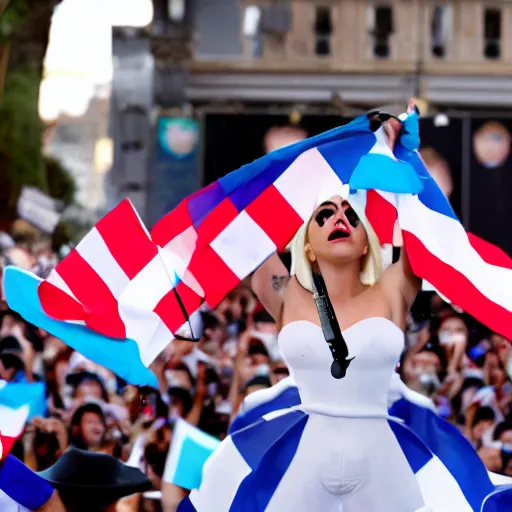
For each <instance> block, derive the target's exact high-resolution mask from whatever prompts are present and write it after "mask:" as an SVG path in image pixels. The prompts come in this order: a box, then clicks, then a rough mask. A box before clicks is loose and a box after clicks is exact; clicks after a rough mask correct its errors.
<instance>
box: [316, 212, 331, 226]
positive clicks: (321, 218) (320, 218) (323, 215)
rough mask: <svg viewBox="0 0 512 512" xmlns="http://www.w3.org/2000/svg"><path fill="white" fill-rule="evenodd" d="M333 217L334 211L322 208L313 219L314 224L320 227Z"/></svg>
mask: <svg viewBox="0 0 512 512" xmlns="http://www.w3.org/2000/svg"><path fill="white" fill-rule="evenodd" d="M333 215H334V210H332V209H331V208H324V209H323V210H320V211H319V212H318V213H317V214H316V217H315V222H316V223H317V224H318V225H319V226H320V227H322V226H323V225H324V224H325V221H326V220H327V219H328V218H329V217H332V216H333Z"/></svg>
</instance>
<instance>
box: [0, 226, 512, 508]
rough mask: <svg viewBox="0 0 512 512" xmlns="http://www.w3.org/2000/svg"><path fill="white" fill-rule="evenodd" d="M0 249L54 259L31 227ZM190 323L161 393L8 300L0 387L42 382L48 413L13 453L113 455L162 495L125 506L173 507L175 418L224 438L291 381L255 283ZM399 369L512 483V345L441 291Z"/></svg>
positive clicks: (417, 316)
mask: <svg viewBox="0 0 512 512" xmlns="http://www.w3.org/2000/svg"><path fill="white" fill-rule="evenodd" d="M0 246H1V251H2V252H1V257H2V265H6V264H14V265H18V266H21V267H24V268H27V269H30V270H32V271H34V272H36V273H38V274H39V275H40V276H42V277H45V276H46V275H47V272H48V271H49V269H51V267H52V265H54V264H55V263H56V262H57V261H58V252H57V249H58V248H56V247H52V244H51V239H50V238H44V237H43V238H41V237H38V236H37V234H36V233H35V232H34V231H33V230H31V229H29V228H28V227H27V226H26V225H25V224H24V223H23V222H21V223H17V224H16V225H15V227H14V229H13V231H12V232H11V233H10V234H9V235H7V234H3V235H2V236H1V237H0ZM194 327H195V328H196V329H197V330H198V332H199V333H200V334H201V339H200V341H199V342H198V343H191V342H189V341H185V340H175V341H174V342H173V343H172V344H171V345H169V346H168V347H167V348H166V349H165V350H164V351H163V352H162V353H161V354H160V355H159V356H158V357H157V358H156V360H155V361H154V362H153V364H152V365H151V367H150V369H151V370H152V371H153V372H154V373H155V375H156V376H157V379H158V383H159V389H158V390H156V389H152V388H144V387H142V388H141V387H136V386H133V385H131V384H128V383H126V382H124V381H122V380H121V379H119V378H118V377H116V375H114V374H112V373H111V372H110V371H109V370H107V369H105V368H103V367H100V366H98V365H97V364H95V363H93V362H92V361H89V360H87V359H85V358H84V357H83V356H82V355H81V354H79V353H77V352H75V351H73V350H72V349H71V348H70V347H68V346H67V345H65V344H64V343H63V342H62V341H60V340H59V339H57V338H55V337H54V336H53V335H52V334H51V333H48V332H45V331H43V330H41V329H39V328H37V327H35V326H33V325H30V324H27V323H26V322H25V321H24V320H23V319H22V318H21V317H20V316H19V315H18V314H17V313H15V312H14V311H11V310H9V309H8V307H7V304H6V303H5V301H4V300H2V303H1V312H0V379H3V380H5V381H8V382H28V383H31V382H44V384H45V389H46V410H47V412H46V415H44V416H37V417H35V418H33V419H32V420H31V421H30V423H29V424H28V425H27V428H26V430H25V433H24V436H23V438H22V439H21V440H20V441H19V442H18V443H17V444H16V445H15V447H14V450H13V454H14V455H16V456H17V457H18V458H20V459H21V460H23V461H24V462H25V463H26V464H27V465H28V466H29V467H31V468H32V469H34V470H36V471H41V470H45V469H47V468H48V467H50V466H51V465H52V464H54V463H55V462H56V461H57V459H58V458H59V457H60V456H61V455H62V454H63V453H64V452H65V451H66V450H67V448H68V447H69V446H74V447H77V448H81V449H85V450H91V451H95V452H102V453H107V454H110V455H113V456H115V457H117V458H118V459H120V460H121V461H123V462H127V463H128V464H131V465H134V466H138V467H140V468H141V469H142V470H143V471H144V472H145V473H146V474H147V475H148V477H149V478H150V479H151V482H152V483H153V487H154V491H160V493H158V492H156V493H155V492H149V493H146V494H144V495H142V496H137V497H134V498H133V499H132V501H131V502H130V503H129V504H128V505H126V506H128V507H129V508H126V510H147V511H156V510H168V511H171V510H175V507H176V506H177V504H178V503H179V501H180V500H181V498H182V497H183V496H185V495H186V494H187V491H186V490H184V489H181V488H179V487H177V486H174V485H172V484H169V483H167V482H163V476H164V468H165V463H166V459H167V453H168V451H169V447H170V444H171V443H172V435H173V434H172V429H173V422H174V420H175V419H176V418H183V419H185V420H186V421H187V422H188V423H190V424H192V425H194V426H196V427H198V428H199V429H200V430H202V431H204V432H206V433H208V434H211V435H212V436H215V437H217V438H219V439H223V438H224V437H225V436H226V435H227V431H228V427H229V424H230V422H231V421H232V420H233V418H234V416H235V415H236V414H237V412H238V410H239V407H240V405H241V403H242V401H243V399H244V397H246V396H247V395H249V394H251V393H253V392H255V391H257V390H259V389H265V388H269V387H271V386H272V385H273V384H275V383H277V382H278V381H280V380H281V379H282V378H284V377H286V376H287V375H288V369H287V366H286V363H285V361H284V360H283V359H282V357H281V354H280V351H279V347H278V343H277V332H278V328H277V326H276V324H275V322H274V320H273V318H272V317H271V316H270V315H269V314H268V313H267V312H266V311H265V309H264V308H263V306H262V305H261V304H260V303H258V301H257V300H256V298H255V296H254V294H253V293H252V291H251V286H250V281H246V282H243V283H242V284H241V285H240V286H239V287H237V288H236V289H235V290H233V291H232V292H231V293H230V294H229V295H228V296H227V297H226V298H225V299H224V300H223V301H222V302H221V303H220V304H219V305H218V307H216V308H215V310H207V309H204V311H202V312H201V315H200V317H199V318H198V322H197V323H196V325H195V326H194ZM196 334H197V333H196ZM398 371H399V373H400V375H401V377H402V379H403V381H404V382H405V383H406V384H407V386H408V387H409V388H411V389H413V390H415V391H418V392H420V393H422V394H424V395H426V396H428V397H429V398H431V399H432V400H433V402H434V403H435V405H436V408H437V411H438V413H439V415H441V416H442V417H444V418H445V419H446V420H448V421H450V422H451V423H453V424H454V425H456V426H457V427H458V428H459V429H460V430H461V431H462V432H463V433H464V435H465V436H466V437H467V439H468V440H469V441H470V442H471V443H472V445H473V446H474V447H475V449H476V450H477V451H478V454H479V455H480V457H481V458H482V460H483V461H484V463H485V465H486V467H487V468H488V469H489V470H491V471H494V472H497V473H501V474H505V475H510V476H512V347H511V345H510V342H509V340H506V339H504V338H503V337H502V336H499V335H497V334H495V333H492V332H489V331H488V330H487V329H486V328H485V327H483V326H482V325H481V324H480V323H478V322H477V321H476V320H475V319H473V318H471V317H469V316H468V315H466V314H465V313H464V312H463V311H461V310H459V309H458V308H457V307H455V306H453V305H451V304H449V303H447V302H445V301H444V300H443V299H442V298H441V297H440V296H439V295H437V294H436V293H435V292H421V293H420V295H419V296H418V298H417V300H416V302H415V304H414V306H413V308H412V309H411V313H410V315H409V318H408V322H407V329H406V350H405V352H404V353H403V355H402V358H401V361H400V362H399V366H398ZM368 378H371V376H369V377H368ZM155 498H156V499H155ZM133 500H136V501H133ZM130 507H131V508H130Z"/></svg>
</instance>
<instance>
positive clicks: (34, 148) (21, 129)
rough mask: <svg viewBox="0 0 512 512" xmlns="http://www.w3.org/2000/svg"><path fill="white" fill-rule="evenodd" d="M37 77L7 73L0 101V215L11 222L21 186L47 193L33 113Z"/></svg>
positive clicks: (39, 128) (37, 124) (38, 127)
mask: <svg viewBox="0 0 512 512" xmlns="http://www.w3.org/2000/svg"><path fill="white" fill-rule="evenodd" d="M38 91H39V78H38V76H37V74H36V73H35V72H22V71H11V72H10V73H9V74H8V76H7V79H6V84H5V91H4V95H3V98H2V101H1V102H0V168H1V169H2V172H1V173H0V216H1V217H2V219H3V220H4V222H5V221H12V220H14V218H15V216H16V203H17V201H18V197H19V194H20V191H21V188H22V187H23V186H24V185H33V186H36V187H39V188H40V189H41V190H43V191H45V192H46V191H47V182H46V176H45V167H44V161H43V155H42V153H41V131H42V126H41V121H40V119H39V115H38V112H37V92H38Z"/></svg>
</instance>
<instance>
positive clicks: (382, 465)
mask: <svg viewBox="0 0 512 512" xmlns="http://www.w3.org/2000/svg"><path fill="white" fill-rule="evenodd" d="M343 335H344V337H345V340H346V342H347V345H348V348H349V354H350V357H354V360H353V361H352V362H351V364H350V366H349V368H348V371H347V375H346V377H345V378H344V379H341V380H336V379H334V378H333V377H332V376H331V373H330V366H331V363H332V356H331V353H330V350H329V347H328V346H327V343H326V342H325V339H324V337H323V333H322V330H321V328H320V327H319V326H318V325H316V324H314V323H312V322H308V321H297V322H293V323H291V324H288V325H286V326H285V327H284V328H283V329H282V331H281V333H280V335H279V345H280V349H281V352H282V354H283V357H284V359H285V360H286V363H287V364H288V367H289V369H290V372H291V376H292V377H293V380H294V381H295V383H296V385H297V388H298V391H299V394H300V402H301V404H300V405H298V406H295V407H292V408H287V409H284V410H279V411H274V412H272V413H270V414H268V415H266V416H264V417H263V418H262V419H261V420H260V421H259V422H257V423H255V424H254V425H250V426H248V427H247V428H244V429H242V430H241V431H239V432H235V433H234V434H233V435H231V436H230V437H228V438H227V439H226V440H225V441H223V443H222V444H221V445H220V447H219V448H218V449H217V451H216V452H214V454H213V455H212V456H211V457H210V458H209V459H208V461H207V463H206V464H205V466H204V470H203V480H202V483H201V487H200V489H199V490H198V491H192V493H191V495H190V499H189V500H187V507H191V508H186V507H185V506H183V507H180V509H179V510H180V511H182V510H183V511H185V510H196V511H199V512H210V511H211V512H242V511H243V512H263V511H267V512H288V511H289V512H317V511H318V512H341V511H342V512H416V511H419V510H422V509H423V506H424V502H423V498H422V494H421V491H420V488H419V485H418V483H417V480H416V478H415V476H414V473H413V471H412V470H411V467H410V465H409V463H408V462H407V459H406V457H405V455H404V453H403V451H402V450H401V448H400V446H399V444H398V442H397V440H396V437H395V436H394V434H393V432H392V430H391V427H390V425H389V422H388V410H387V405H388V404H387V399H388V390H389V386H390V382H391V377H392V375H393V372H394V369H395V366H396V364H397V362H398V360H399V357H400V354H401V351H402V349H403V345H404V336H403V332H402V331H401V330H400V329H399V328H398V327H397V326H396V325H395V324H394V323H392V322H391V321H390V320H387V319H385V318H368V319H366V320H363V321H360V322H358V323H356V324H355V325H353V326H352V327H350V328H348V329H347V330H346V331H345V332H344V333H343Z"/></svg>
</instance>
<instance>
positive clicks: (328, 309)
mask: <svg viewBox="0 0 512 512" xmlns="http://www.w3.org/2000/svg"><path fill="white" fill-rule="evenodd" d="M313 299H314V300H315V305H316V309H317V310H318V316H319V317H320V325H321V326H322V332H323V334H324V338H325V341H327V345H328V346H329V349H330V350H331V354H332V358H333V359H334V361H333V363H332V365H331V375H332V376H333V377H334V378H335V379H342V378H343V377H345V375H346V374H347V369H348V367H349V365H350V362H351V361H352V360H353V359H354V358H353V357H352V358H350V359H347V358H348V347H347V343H346V342H345V339H344V338H343V334H342V333H341V329H340V326H339V324H338V320H337V318H336V315H335V313H334V308H333V307H332V303H331V299H329V295H328V293H327V287H326V285H325V281H324V278H323V277H322V274H320V273H319V272H315V271H313Z"/></svg>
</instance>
